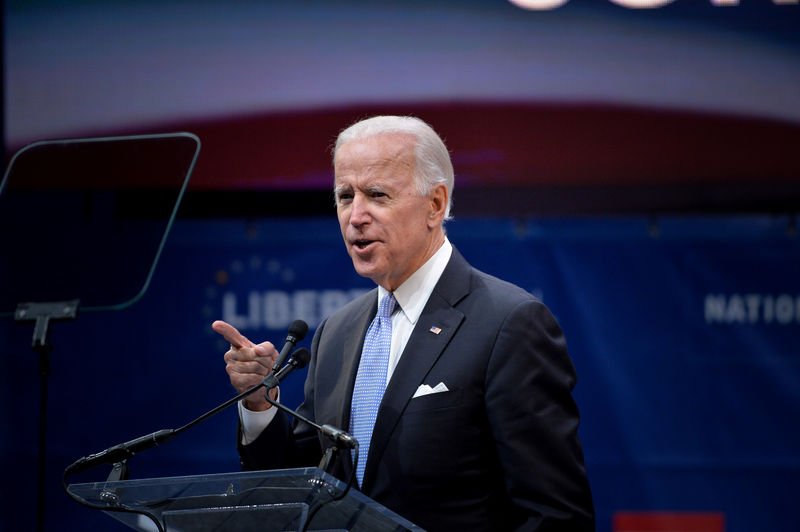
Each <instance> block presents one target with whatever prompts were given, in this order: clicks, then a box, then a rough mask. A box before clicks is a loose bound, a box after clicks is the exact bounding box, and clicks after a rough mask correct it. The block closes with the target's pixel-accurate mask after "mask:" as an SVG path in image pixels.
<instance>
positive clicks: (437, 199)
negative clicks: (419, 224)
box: [428, 183, 448, 229]
mask: <svg viewBox="0 0 800 532" xmlns="http://www.w3.org/2000/svg"><path fill="white" fill-rule="evenodd" d="M428 197H429V198H430V212H429V213H428V227H429V228H431V229H433V228H434V227H438V226H440V225H442V220H444V213H445V211H446V210H447V199H448V197H447V185H445V184H444V183H439V184H438V185H436V186H435V187H434V189H433V190H432V191H431V193H430V195H429V196H428Z"/></svg>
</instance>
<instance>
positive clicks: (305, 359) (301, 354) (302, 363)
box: [292, 347, 311, 369]
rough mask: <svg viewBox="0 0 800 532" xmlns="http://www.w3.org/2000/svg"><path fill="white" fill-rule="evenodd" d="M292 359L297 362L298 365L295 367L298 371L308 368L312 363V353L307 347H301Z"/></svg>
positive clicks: (293, 354)
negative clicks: (310, 362)
mask: <svg viewBox="0 0 800 532" xmlns="http://www.w3.org/2000/svg"><path fill="white" fill-rule="evenodd" d="M292 358H293V359H295V360H296V361H297V365H296V366H295V367H296V368H297V369H301V368H304V367H306V366H308V363H309V361H311V351H309V350H308V349H306V348H305V347H301V348H300V349H298V350H297V351H295V352H294V353H292Z"/></svg>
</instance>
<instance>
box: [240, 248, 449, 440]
mask: <svg viewBox="0 0 800 532" xmlns="http://www.w3.org/2000/svg"><path fill="white" fill-rule="evenodd" d="M452 254H453V246H452V244H450V241H449V240H448V239H447V237H445V238H444V243H443V244H442V246H441V247H440V248H439V249H438V250H437V251H436V253H434V254H433V255H432V256H431V258H429V259H428V260H427V261H426V262H425V264H423V265H422V266H421V267H420V268H419V269H418V270H417V271H415V272H414V273H413V274H411V277H409V278H408V279H406V280H405V282H403V284H401V285H400V286H398V287H397V289H396V290H395V291H394V298H395V299H396V300H397V305H396V307H395V310H394V313H393V314H392V347H391V351H390V353H389V368H388V371H387V372H386V383H387V384H388V383H389V380H390V379H391V378H392V374H393V373H394V369H395V368H396V367H397V363H398V362H399V361H400V357H401V356H402V354H403V350H404V349H405V347H406V344H407V343H408V339H409V338H411V333H412V332H413V331H414V327H415V326H416V324H417V320H419V317H420V315H421V314H422V310H423V309H424V308H425V305H426V304H427V303H428V299H429V298H430V296H431V293H432V292H433V288H434V287H435V286H436V283H438V282H439V278H440V277H441V276H442V272H444V269H445V267H446V266H447V263H448V262H449V261H450V256H451V255H452ZM388 293H389V292H388V291H387V290H386V289H385V288H383V287H382V286H378V302H380V300H381V298H383V297H384V296H385V295H386V294H388ZM279 399H280V392H279ZM277 410H278V409H277V408H269V409H268V410H265V411H263V412H253V411H252V410H248V409H247V408H245V407H244V405H243V404H242V401H239V419H240V420H241V423H242V443H243V444H245V445H247V444H248V443H251V442H252V441H253V440H255V439H256V438H257V437H258V436H259V435H260V434H261V432H262V431H263V430H264V429H265V428H266V427H267V425H269V424H270V422H271V421H272V420H273V418H274V417H275V414H276V412H277Z"/></svg>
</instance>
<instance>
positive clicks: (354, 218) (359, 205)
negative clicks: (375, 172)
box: [350, 194, 372, 227]
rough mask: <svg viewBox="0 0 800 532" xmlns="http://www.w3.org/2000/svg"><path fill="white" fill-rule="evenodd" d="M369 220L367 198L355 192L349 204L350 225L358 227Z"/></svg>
mask: <svg viewBox="0 0 800 532" xmlns="http://www.w3.org/2000/svg"><path fill="white" fill-rule="evenodd" d="M371 220H372V218H371V216H370V214H369V203H368V202H367V199H366V198H365V197H364V196H362V195H361V194H356V195H355V196H354V197H353V202H352V204H351V205H350V225H353V226H355V227H358V226H360V225H364V224H366V223H369V222H370V221H371Z"/></svg>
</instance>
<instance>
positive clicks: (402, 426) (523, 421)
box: [214, 117, 594, 531]
mask: <svg viewBox="0 0 800 532" xmlns="http://www.w3.org/2000/svg"><path fill="white" fill-rule="evenodd" d="M334 169H335V189H334V190H335V194H336V208H337V213H338V217H339V222H340V226H341V230H342V235H343V238H344V241H345V245H346V247H347V250H348V253H349V254H350V257H351V258H352V260H353V265H354V267H355V269H356V271H357V272H358V273H359V274H360V275H363V276H365V277H369V278H370V279H372V280H373V281H375V283H376V284H377V285H378V287H377V288H376V290H374V291H372V292H370V293H368V294H367V295H365V296H363V297H361V298H359V299H357V300H355V301H353V302H351V303H349V304H348V305H346V306H345V307H344V308H342V309H340V310H339V311H337V312H336V313H334V314H333V315H332V316H330V317H328V318H327V319H326V320H324V321H323V322H322V324H320V325H319V327H318V328H317V332H316V334H315V336H314V340H313V342H312V348H311V351H312V360H311V364H310V366H309V373H308V378H307V380H306V385H305V402H304V403H303V405H301V406H300V408H299V411H300V413H302V414H304V415H306V416H308V417H310V418H311V419H313V420H315V421H316V422H317V423H321V424H330V425H333V426H336V427H341V428H345V429H349V430H352V431H354V432H355V433H357V434H362V435H363V434H366V435H367V436H366V437H364V436H362V437H361V438H359V441H360V442H361V449H362V453H361V456H360V461H361V464H360V465H361V467H359V468H357V471H356V472H355V473H356V475H357V477H358V485H359V489H361V491H363V492H364V493H365V494H366V495H368V496H370V497H372V498H373V499H375V500H376V501H378V502H380V503H382V504H384V505H385V506H387V507H389V508H390V509H392V510H394V511H396V512H397V513H399V514H400V515H403V516H404V517H406V518H407V519H409V520H411V521H412V522H414V523H416V524H418V525H420V526H422V527H423V528H426V529H428V530H486V531H491V530H538V531H544V530H562V531H584V530H593V529H594V515H593V507H592V499H591V494H590V490H589V484H588V481H587V478H586V472H585V468H584V464H583V454H582V450H581V446H580V442H579V440H578V436H577V430H578V422H579V416H578V410H577V407H576V406H575V403H574V401H573V399H572V396H571V390H572V388H573V386H574V385H575V380H576V377H575V371H574V368H573V366H572V362H571V360H570V359H569V356H568V354H567V350H566V344H565V341H564V337H563V335H562V332H561V329H560V327H559V326H558V324H557V323H556V321H555V319H554V318H553V316H552V315H551V313H550V312H549V310H548V309H547V308H546V307H545V306H544V305H543V304H542V303H541V302H540V301H538V300H537V299H536V298H534V297H533V296H531V295H530V294H528V293H527V292H525V291H524V290H522V289H520V288H518V287H516V286H514V285H511V284H509V283H506V282H504V281H501V280H499V279H497V278H494V277H492V276H489V275H486V274H484V273H482V272H479V271H477V270H475V269H474V268H472V267H471V266H469V264H468V263H467V262H466V261H465V260H464V258H463V257H462V256H461V255H460V254H459V253H458V251H457V250H455V248H453V246H452V245H451V244H450V242H449V240H448V239H447V237H446V236H445V232H444V227H443V223H444V221H445V220H446V219H448V218H449V210H450V203H451V197H452V189H453V169H452V165H451V163H450V159H449V154H448V152H447V149H446V147H445V146H444V143H443V142H442V141H441V139H440V138H439V137H438V135H436V133H435V132H434V131H433V130H432V129H431V128H430V127H429V126H428V125H427V124H425V123H424V122H422V121H421V120H418V119H416V118H410V117H373V118H371V119H367V120H364V121H361V122H358V123H356V124H354V125H353V126H351V127H350V128H348V129H346V130H345V131H343V132H342V133H341V134H340V136H339V138H338V140H337V143H336V148H335V151H334ZM379 309H380V310H379ZM214 329H215V330H216V331H217V332H219V333H221V334H223V335H224V336H225V338H226V339H228V340H229V341H230V342H231V350H230V351H228V352H227V353H226V354H225V358H226V361H227V363H228V366H227V370H228V373H229V376H230V379H231V382H232V384H233V385H234V387H235V388H236V389H237V390H239V391H243V390H245V389H247V388H249V387H251V386H253V385H255V384H257V383H258V382H261V380H262V379H263V378H264V376H265V375H266V374H267V373H268V371H269V369H270V368H271V367H272V362H273V361H274V359H275V357H276V356H277V353H276V350H275V348H274V346H273V345H272V344H270V343H268V342H265V343H262V344H258V345H255V344H253V343H252V342H250V341H249V340H247V339H246V338H244V337H243V336H242V335H241V334H239V333H238V331H236V330H235V329H234V328H233V327H231V326H230V325H228V324H225V323H224V322H215V323H214ZM376 353H378V355H376ZM376 356H377V358H376ZM375 360H378V361H380V362H379V363H377V364H375V363H374V361H375ZM375 367H380V368H381V369H380V370H379V371H378V374H377V375H378V376H377V377H375V374H376V370H375V369H374V368H375ZM376 380H377V381H379V383H380V384H379V385H378V391H377V392H376V391H375V384H374V382H375V381H376ZM365 390H366V392H365ZM376 393H377V397H376V396H375V394H376ZM370 394H371V395H370ZM256 395H257V394H256ZM274 395H275V394H274V392H273V396H274ZM274 398H275V397H273V399H274ZM373 403H374V412H373V413H372V415H371V416H370V415H366V414H365V412H366V411H367V410H369V408H370V406H369V405H371V404H373ZM378 405H379V406H378ZM375 412H376V413H375ZM240 413H241V419H242V422H241V423H240V442H239V443H240V444H239V452H240V456H241V458H242V464H243V466H244V467H245V468H247V469H270V468H276V467H296V466H308V465H316V464H317V463H318V462H319V460H320V457H321V455H322V452H323V450H324V448H326V447H328V446H330V445H331V444H332V443H331V442H330V441H329V440H328V439H326V438H320V437H319V436H318V435H317V434H316V432H315V431H314V430H313V429H311V427H309V426H307V425H305V424H303V423H300V424H297V425H296V426H295V427H293V428H292V427H289V424H288V420H287V418H286V417H285V416H284V415H283V414H282V413H281V412H279V411H277V409H276V408H270V404H269V403H268V402H267V401H266V400H265V399H264V398H263V397H253V396H251V397H250V398H248V399H247V400H246V402H245V403H244V404H242V405H240ZM365 420H366V421H365ZM373 423H374V425H373ZM364 431H366V432H364ZM370 434H371V436H370ZM365 451H366V452H365ZM364 461H365V463H364ZM353 466H354V464H353V461H352V457H351V456H349V455H345V456H343V457H342V459H341V460H340V463H339V464H338V465H337V470H336V474H337V476H339V477H340V478H342V479H346V478H348V475H349V474H350V473H351V472H353Z"/></svg>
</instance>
